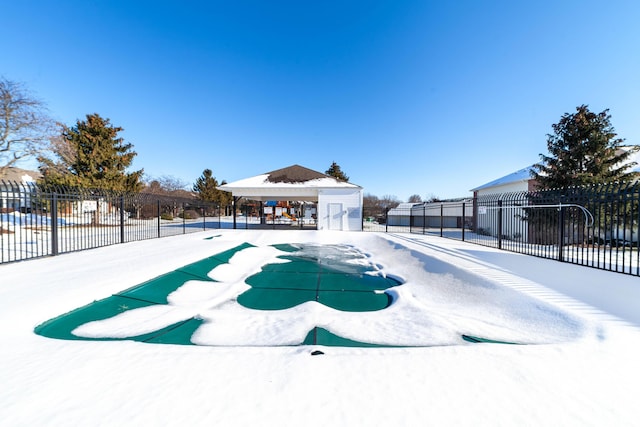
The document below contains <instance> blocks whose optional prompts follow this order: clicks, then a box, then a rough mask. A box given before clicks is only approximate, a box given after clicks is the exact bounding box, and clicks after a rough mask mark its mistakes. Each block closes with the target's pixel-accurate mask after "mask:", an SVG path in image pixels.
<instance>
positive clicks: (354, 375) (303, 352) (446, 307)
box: [0, 229, 640, 426]
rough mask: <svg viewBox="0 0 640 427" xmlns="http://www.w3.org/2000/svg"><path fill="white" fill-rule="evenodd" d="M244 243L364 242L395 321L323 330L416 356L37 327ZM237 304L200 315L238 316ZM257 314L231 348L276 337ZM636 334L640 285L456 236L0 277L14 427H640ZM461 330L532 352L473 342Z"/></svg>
mask: <svg viewBox="0 0 640 427" xmlns="http://www.w3.org/2000/svg"><path fill="white" fill-rule="evenodd" d="M211 236H216V237H213V238H212V239H209V240H206V239H205V238H206V237H211ZM244 242H249V243H251V244H253V245H255V246H257V247H258V248H265V247H267V246H268V245H271V244H276V243H296V242H297V243H320V244H325V243H326V244H334V243H343V244H349V245H353V246H354V247H355V248H357V249H358V250H360V251H362V252H364V253H366V254H367V255H368V256H369V258H368V259H369V260H370V261H371V262H372V263H373V264H375V265H377V266H379V268H380V271H381V273H383V274H389V275H393V276H394V277H398V278H401V279H402V280H403V282H404V284H403V285H401V286H398V287H396V288H394V292H395V296H396V303H394V304H393V305H392V306H391V307H389V308H387V309H385V310H381V311H379V312H372V313H365V314H361V313H358V314H357V315H356V314H352V315H348V314H344V313H334V314H335V316H332V315H331V311H330V310H329V311H327V310H324V311H321V316H323V317H322V319H321V321H322V322H324V324H329V325H331V324H332V322H333V324H332V326H331V327H332V328H335V329H339V332H340V333H341V334H342V335H349V334H350V336H351V337H353V338H366V339H365V341H366V340H371V339H373V340H376V339H378V340H379V341H385V342H391V343H392V342H393V339H394V337H395V339H397V340H398V341H397V342H398V343H405V344H406V343H409V344H413V345H418V347H403V348H353V347H349V348H346V347H345V348H343V347H317V346H272V345H257V344H260V343H257V342H256V343H255V345H244V346H238V345H236V346H229V345H218V346H215V345H214V346H203V345H201V346H178V345H164V344H145V343H139V342H133V341H63V340H54V339H49V338H45V337H42V336H39V335H36V334H35V333H34V332H33V329H34V327H35V326H37V325H38V324H40V323H41V322H43V321H46V320H48V319H51V318H54V317H56V316H58V315H61V314H63V313H66V312H68V311H70V310H73V309H75V308H78V307H81V306H84V305H86V304H88V303H90V302H92V301H94V300H98V299H102V298H106V297H108V296H110V295H112V294H113V293H116V292H119V291H122V290H124V289H127V288H130V287H132V286H135V285H137V284H139V283H141V282H143V281H146V280H149V279H152V278H154V277H156V276H158V275H160V274H163V273H166V272H169V271H172V270H174V269H176V268H178V267H181V266H183V265H185V264H188V263H192V262H195V261H198V260H200V259H203V258H205V257H208V256H211V255H215V254H217V253H220V252H222V251H224V250H227V249H230V248H233V247H236V246H237V245H239V244H241V243H244ZM237 260H242V257H238V258H237ZM250 264H252V262H251V260H250V259H247V260H246V261H233V262H230V267H228V270H230V271H227V272H226V274H228V276H225V277H232V276H233V277H235V279H234V280H243V278H246V276H247V275H248V274H251V273H252V272H255V269H256V266H255V265H253V266H251V265H250ZM241 267H245V268H244V270H243V268H241ZM243 271H244V273H243ZM234 274H235V276H234ZM229 275H230V276H229ZM217 296H220V295H217ZM234 298H235V295H228V296H226V297H225V298H214V299H212V300H211V303H210V304H201V307H200V308H199V310H202V311H203V313H204V312H205V311H206V316H209V317H206V318H207V319H209V320H210V321H211V322H215V321H216V320H220V319H225V318H226V319H228V318H229V317H228V315H229V313H230V312H233V311H232V310H233V309H234V308H233V305H234V304H233V303H234ZM316 304H317V303H307V304H306V305H305V307H299V308H297V311H296V316H297V317H295V316H292V317H289V318H287V316H286V315H283V316H281V319H285V321H280V322H279V323H278V324H277V327H278V331H279V332H280V335H279V336H280V337H286V336H287V331H288V323H287V321H286V320H287V319H289V321H290V322H291V325H292V327H291V331H295V329H296V328H295V327H294V326H295V325H294V324H295V322H296V319H300V318H301V317H302V318H304V317H305V316H318V313H319V311H318V307H317V306H315V305H316ZM230 307H231V308H230ZM235 309H237V307H235ZM230 310H231V311H230ZM257 314H258V315H257V316H248V317H247V316H245V317H244V318H243V319H244V320H243V322H241V323H238V324H234V323H233V322H222V324H224V325H225V326H224V331H225V334H226V335H227V337H231V338H233V337H234V336H242V337H244V338H243V339H244V340H245V344H246V340H250V338H251V330H252V329H253V328H255V329H256V330H259V329H260V328H263V327H268V326H269V325H268V324H267V323H264V322H268V319H266V318H267V317H269V316H264V315H260V313H257ZM262 314H264V313H262ZM283 314H286V313H283ZM340 316H342V317H340ZM203 317H204V315H203ZM265 319H266V320H265ZM160 323H162V322H160ZM210 325H211V323H210ZM272 326H273V325H272ZM639 326H640V279H639V278H637V277H633V276H627V275H622V274H617V273H611V272H606V271H600V270H595V269H591V268H586V267H579V266H575V265H568V264H563V263H559V262H556V261H550V260H544V259H539V258H534V257H530V256H525V255H519V254H515V253H508V252H502V251H498V250H495V249H492V248H488V247H482V246H478V245H472V244H467V243H464V242H460V241H455V240H448V239H441V238H437V237H432V236H416V235H409V234H389V235H387V234H379V233H345V232H316V231H273V230H269V231H246V230H226V229H225V230H214V231H207V232H203V233H195V234H188V235H183V236H176V237H171V238H167V239H154V240H146V241H141V242H135V243H128V244H124V245H115V246H109V247H103V248H99V249H95V250H90V251H84V252H78V253H73V254H67V255H61V256H58V257H52V258H43V259H38V260H33V261H27V262H21V263H14V264H7V265H0V340H1V342H2V345H1V349H0V384H2V386H1V387H0V425H8V426H21V425H24V426H34V425H47V426H48V425H60V426H68V425H106V426H112V425H117V426H123V425H124V426H128V425H131V426H134V425H135V426H138V425H154V426H156V425H232V426H245V425H254V426H255V425H260V426H265V425H267V426H268V425H285V426H289V425H306V426H308V425H311V426H315V425H318V426H319V425H323V426H326V425H349V426H352V425H388V426H391V425H393V426H396V425H409V426H415V425H474V426H476V425H490V426H496V425H505V426H507V425H508V426H513V425H544V426H548V425H581V426H582V425H594V426H602V425H615V426H625V425H637V423H638V419H639V416H640V410H638V409H637V405H636V403H637V402H636V396H637V394H638V392H639V389H640V385H639V384H640V369H638V368H637V366H638V361H639V360H640V330H639V329H638V327H639ZM124 327H125V328H126V327H127V326H126V325H125V326H124ZM135 327H136V325H135V322H134V323H133V324H131V328H135ZM211 330H212V329H211V327H210V326H209V331H211ZM200 332H201V337H202V336H206V333H207V331H206V330H204V331H200ZM292 333H293V332H292ZM462 333H471V334H473V335H484V336H487V337H489V338H497V339H503V340H510V341H517V342H521V343H528V345H503V344H471V343H467V342H465V341H463V340H462V339H461V338H460V336H461V334H462ZM202 334H204V335H202ZM376 334H378V335H376ZM209 336H210V337H211V336H213V337H214V338H215V333H214V335H209ZM204 341H205V342H215V339H214V340H213V341H211V339H209V340H204ZM285 341H286V340H285ZM262 344H264V343H262ZM318 349H320V350H322V351H323V352H324V354H323V355H318V356H312V355H311V352H312V351H314V350H318Z"/></svg>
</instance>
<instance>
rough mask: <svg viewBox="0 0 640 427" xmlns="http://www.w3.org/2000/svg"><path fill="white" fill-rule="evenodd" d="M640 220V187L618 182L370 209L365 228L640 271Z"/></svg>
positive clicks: (366, 214)
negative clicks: (639, 226)
mask: <svg viewBox="0 0 640 427" xmlns="http://www.w3.org/2000/svg"><path fill="white" fill-rule="evenodd" d="M639 224H640V184H638V183H615V184H607V185H594V186H589V187H572V188H565V189H560V190H548V191H538V192H515V193H502V194H491V195H485V196H479V197H475V198H469V199H459V200H455V201H446V202H437V203H420V204H413V205H407V204H404V205H401V206H399V207H397V208H393V209H384V208H382V209H381V208H380V207H367V206H365V207H364V223H363V229H364V230H365V231H384V232H411V233H420V234H432V235H438V236H441V237H447V238H453V239H460V240H464V241H467V242H471V243H476V244H480V245H485V246H491V247H495V248H499V249H504V250H508V251H513V252H518V253H523V254H527V255H534V256H538V257H543V258H549V259H555V260H558V261H563V262H569V263H573V264H578V265H584V266H589V267H594V268H598V269H604V270H609V271H616V272H620V273H625V274H631V275H635V276H639V275H640V234H639V232H638V225H639Z"/></svg>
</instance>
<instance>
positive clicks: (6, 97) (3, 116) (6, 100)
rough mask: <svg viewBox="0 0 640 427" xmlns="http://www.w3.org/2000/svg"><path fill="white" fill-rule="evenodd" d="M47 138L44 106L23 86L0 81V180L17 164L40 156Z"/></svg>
mask: <svg viewBox="0 0 640 427" xmlns="http://www.w3.org/2000/svg"><path fill="white" fill-rule="evenodd" d="M51 135H52V121H51V119H50V118H49V116H48V114H47V109H46V107H45V105H44V103H43V102H42V101H40V100H39V99H36V98H35V97H33V96H32V95H31V94H30V93H29V91H27V89H26V88H25V87H24V85H23V84H21V83H18V82H14V81H11V80H7V79H5V78H4V77H0V176H2V175H3V174H4V171H5V170H6V169H7V168H8V167H11V166H13V165H15V163H16V162H18V161H19V160H23V159H27V158H30V157H35V156H37V155H38V154H40V153H42V152H43V151H44V150H45V149H46V147H47V145H48V144H47V142H48V140H49V137H50V136H51Z"/></svg>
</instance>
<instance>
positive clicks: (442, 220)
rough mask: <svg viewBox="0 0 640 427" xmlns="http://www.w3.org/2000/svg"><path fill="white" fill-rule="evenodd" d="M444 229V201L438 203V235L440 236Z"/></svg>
mask: <svg viewBox="0 0 640 427" xmlns="http://www.w3.org/2000/svg"><path fill="white" fill-rule="evenodd" d="M443 229H444V203H440V237H442V236H443V235H444V234H443V232H442V231H443Z"/></svg>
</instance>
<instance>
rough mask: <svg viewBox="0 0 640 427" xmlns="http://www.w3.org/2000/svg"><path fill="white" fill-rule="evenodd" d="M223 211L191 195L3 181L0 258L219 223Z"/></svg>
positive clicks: (25, 256) (68, 249)
mask: <svg viewBox="0 0 640 427" xmlns="http://www.w3.org/2000/svg"><path fill="white" fill-rule="evenodd" d="M223 214H224V209H220V207H219V206H217V205H216V204H213V203H207V202H203V201H199V200H196V199H190V198H180V197H170V196H165V195H156V194H150V193H137V194H122V193H114V192H108V191H101V190H90V189H82V188H66V187H43V186H39V185H36V184H23V183H16V182H7V181H0V263H7V262H13V261H21V260H26V259H31V258H38V257H43V256H48V255H58V254H62V253H67V252H74V251H79V250H83V249H91V248H97V247H101V246H108V245H113V244H117V243H126V242H132V241H136V240H145V239H152V238H159V237H166V236H173V235H177V234H185V233H190V232H195V231H202V230H206V229H213V228H221V215H223Z"/></svg>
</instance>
